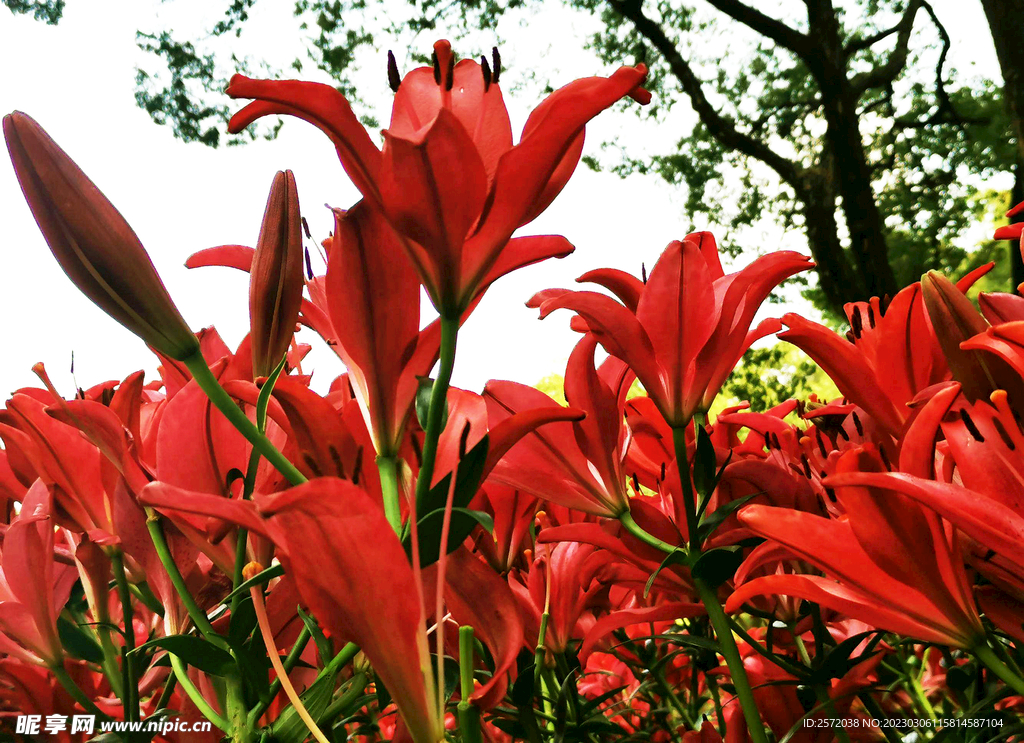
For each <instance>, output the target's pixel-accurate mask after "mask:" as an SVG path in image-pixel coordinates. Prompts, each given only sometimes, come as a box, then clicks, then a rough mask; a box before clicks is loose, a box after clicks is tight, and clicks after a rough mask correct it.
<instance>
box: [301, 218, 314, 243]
mask: <svg viewBox="0 0 1024 743" xmlns="http://www.w3.org/2000/svg"><path fill="white" fill-rule="evenodd" d="M302 230H303V231H304V232H305V233H306V239H307V240H312V239H313V235H312V234H311V233H310V231H309V222H307V221H306V218H305V217H302Z"/></svg>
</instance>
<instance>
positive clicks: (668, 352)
mask: <svg viewBox="0 0 1024 743" xmlns="http://www.w3.org/2000/svg"><path fill="white" fill-rule="evenodd" d="M721 311H722V306H721V305H720V304H718V303H717V302H716V301H715V292H714V290H713V289H712V286H711V271H710V270H709V269H708V264H707V261H705V260H704V255H703V254H702V253H701V250H700V247H699V244H698V242H697V241H696V240H692V239H686V240H683V241H682V242H680V241H678V240H677V241H675V242H673V243H670V244H669V246H668V247H667V248H665V252H663V253H662V254H661V257H660V258H659V259H658V262H657V263H656V264H655V266H654V269H653V270H652V271H651V275H650V277H649V278H648V279H647V284H646V285H645V286H644V291H643V294H642V295H641V296H640V303H639V304H638V305H637V308H636V318H637V320H639V321H640V324H641V325H642V326H643V328H644V330H645V331H647V336H648V337H649V338H650V339H651V345H652V346H653V347H654V352H655V354H656V356H657V359H658V362H659V365H660V366H661V370H662V374H663V375H664V380H665V382H664V384H665V387H666V391H667V392H668V399H663V400H661V406H662V408H663V410H664V411H665V416H666V418H668V419H670V420H671V421H676V422H682V421H683V420H684V418H685V417H686V415H685V411H684V406H683V392H684V390H685V386H686V380H687V377H689V376H691V374H692V372H691V371H690V367H691V365H692V364H693V361H694V359H696V358H697V354H698V353H700V350H701V349H702V348H703V347H704V344H705V343H707V341H708V339H709V338H711V335H712V333H714V332H715V327H716V325H717V323H718V318H719V315H720V313H721ZM743 332H744V333H745V332H746V330H745V329H744V331H743ZM620 358H622V360H623V361H626V362H627V363H629V362H630V359H629V357H620ZM637 376H640V373H639V370H637ZM642 381H643V380H642V379H641V382H642ZM645 386H646V384H645ZM648 394H650V395H651V396H652V397H654V398H655V399H657V395H655V394H654V393H653V392H651V391H650V390H648Z"/></svg>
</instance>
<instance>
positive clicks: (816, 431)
mask: <svg viewBox="0 0 1024 743" xmlns="http://www.w3.org/2000/svg"><path fill="white" fill-rule="evenodd" d="M814 435H815V436H817V437H818V449H819V450H820V451H821V456H823V457H826V458H827V457H828V451H827V450H826V449H825V439H823V438H821V431H820V430H819V429H817V428H815V429H814Z"/></svg>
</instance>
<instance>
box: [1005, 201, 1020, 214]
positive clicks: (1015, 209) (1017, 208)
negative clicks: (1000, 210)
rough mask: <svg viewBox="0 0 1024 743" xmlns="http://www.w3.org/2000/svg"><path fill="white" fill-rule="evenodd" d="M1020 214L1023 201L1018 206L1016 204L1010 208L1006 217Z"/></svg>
mask: <svg viewBox="0 0 1024 743" xmlns="http://www.w3.org/2000/svg"><path fill="white" fill-rule="evenodd" d="M1021 212H1024V201H1022V202H1020V203H1019V204H1017V205H1015V206H1014V207H1012V208H1011V209H1010V211H1008V212H1006V216H1007V217H1016V216H1017V215H1018V214H1020V213H1021Z"/></svg>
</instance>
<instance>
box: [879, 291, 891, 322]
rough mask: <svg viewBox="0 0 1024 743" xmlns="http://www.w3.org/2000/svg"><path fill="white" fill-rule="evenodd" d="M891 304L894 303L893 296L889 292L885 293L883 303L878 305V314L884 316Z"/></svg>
mask: <svg viewBox="0 0 1024 743" xmlns="http://www.w3.org/2000/svg"><path fill="white" fill-rule="evenodd" d="M890 304H892V297H890V296H889V295H888V294H886V295H884V296H883V297H882V302H881V304H879V305H878V316H879V317H884V316H885V313H886V311H888V309H889V305H890Z"/></svg>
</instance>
